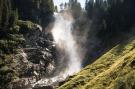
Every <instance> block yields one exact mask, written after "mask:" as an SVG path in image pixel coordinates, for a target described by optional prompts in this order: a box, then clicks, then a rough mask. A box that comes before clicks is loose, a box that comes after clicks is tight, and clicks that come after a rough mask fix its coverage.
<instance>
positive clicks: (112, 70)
mask: <svg viewBox="0 0 135 89" xmlns="http://www.w3.org/2000/svg"><path fill="white" fill-rule="evenodd" d="M134 48H135V40H134V38H133V39H131V40H130V41H128V42H125V43H121V44H119V45H117V46H115V47H114V48H112V49H111V50H110V51H108V52H107V53H105V54H104V55H103V56H101V57H100V58H99V59H97V60H96V61H95V62H94V63H93V64H90V65H88V66H86V67H85V68H83V69H82V70H81V71H80V72H79V73H77V74H76V75H75V76H74V77H73V78H71V79H70V80H68V81H67V82H66V83H65V84H63V85H61V86H60V87H58V89H79V87H80V89H134V88H135V72H134V64H135V62H134V59H135V55H134V54H135V49H134Z"/></svg>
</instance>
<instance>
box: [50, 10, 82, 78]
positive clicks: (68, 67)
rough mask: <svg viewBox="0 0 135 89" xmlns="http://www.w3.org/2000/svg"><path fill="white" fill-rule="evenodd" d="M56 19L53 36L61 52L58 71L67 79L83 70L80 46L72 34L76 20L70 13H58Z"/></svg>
mask: <svg viewBox="0 0 135 89" xmlns="http://www.w3.org/2000/svg"><path fill="white" fill-rule="evenodd" d="M55 18H56V21H55V23H54V27H53V29H52V35H53V38H54V41H55V43H56V47H57V49H58V50H59V52H60V56H59V58H58V68H57V70H58V72H62V73H63V74H64V76H65V77H66V76H70V75H73V74H74V73H77V72H78V71H79V70H80V69H81V62H82V59H81V56H80V52H79V50H78V49H79V44H77V43H76V40H75V39H74V36H73V32H72V31H73V22H74V19H73V17H72V15H71V13H70V12H68V11H67V12H63V13H57V14H55ZM59 70H60V71H59Z"/></svg>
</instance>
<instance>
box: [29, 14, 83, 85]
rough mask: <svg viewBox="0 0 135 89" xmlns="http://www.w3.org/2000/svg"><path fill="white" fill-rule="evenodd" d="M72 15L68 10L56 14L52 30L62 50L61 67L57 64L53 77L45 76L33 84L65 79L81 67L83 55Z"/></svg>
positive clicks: (52, 82) (44, 83)
mask: <svg viewBox="0 0 135 89" xmlns="http://www.w3.org/2000/svg"><path fill="white" fill-rule="evenodd" d="M73 21H74V20H73V18H72V15H71V14H70V13H68V12H63V13H58V14H55V22H54V26H53V28H52V30H51V32H52V35H53V38H54V43H55V45H56V47H57V49H58V51H60V57H59V58H58V59H57V61H58V62H59V65H58V66H60V67H57V66H56V71H57V72H59V73H56V74H55V73H54V76H53V77H50V78H43V79H41V80H40V81H38V82H36V83H35V84H33V85H32V86H33V87H34V86H35V85H40V86H45V85H46V86H48V85H53V84H54V83H57V82H60V81H63V80H65V79H66V78H67V77H68V76H71V75H73V74H75V73H77V72H79V70H80V69H81V57H80V55H79V51H78V49H79V47H78V44H77V43H76V40H75V39H74V36H73V34H72V30H73V29H72V24H73Z"/></svg>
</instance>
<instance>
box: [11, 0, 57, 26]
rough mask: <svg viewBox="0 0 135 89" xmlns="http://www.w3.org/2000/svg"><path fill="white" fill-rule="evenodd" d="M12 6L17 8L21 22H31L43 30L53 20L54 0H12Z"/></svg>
mask: <svg viewBox="0 0 135 89" xmlns="http://www.w3.org/2000/svg"><path fill="white" fill-rule="evenodd" d="M12 4H13V7H14V8H15V9H16V8H17V10H18V13H19V19H21V20H30V21H32V22H34V23H37V24H40V25H41V26H42V27H43V28H45V27H46V26H47V25H48V23H49V22H50V21H52V20H53V19H52V18H53V12H54V10H55V7H54V4H53V0H25V1H24V0H12ZM24 5H25V7H24Z"/></svg>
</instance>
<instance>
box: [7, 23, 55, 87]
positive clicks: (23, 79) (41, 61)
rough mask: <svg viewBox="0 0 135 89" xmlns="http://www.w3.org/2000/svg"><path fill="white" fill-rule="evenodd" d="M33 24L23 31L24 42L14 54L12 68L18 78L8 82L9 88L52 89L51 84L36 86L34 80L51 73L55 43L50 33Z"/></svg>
mask: <svg viewBox="0 0 135 89" xmlns="http://www.w3.org/2000/svg"><path fill="white" fill-rule="evenodd" d="M33 26H34V27H32V30H29V31H27V32H26V33H23V35H24V39H25V43H23V45H20V46H19V49H18V51H17V54H15V55H14V58H13V61H14V65H12V68H13V69H14V70H16V71H17V72H18V73H19V78H17V79H16V80H14V81H12V82H11V83H10V84H9V89H32V87H33V89H43V88H45V89H53V87H52V86H38V87H37V85H36V82H37V81H39V80H40V79H41V78H43V77H44V78H45V77H49V76H50V75H51V74H53V71H54V70H55V59H56V49H55V44H54V43H53V38H52V36H51V34H49V33H46V32H44V31H42V28H41V27H40V26H39V25H33ZM22 30H25V29H22ZM32 85H34V86H32ZM35 86H36V87H35Z"/></svg>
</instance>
